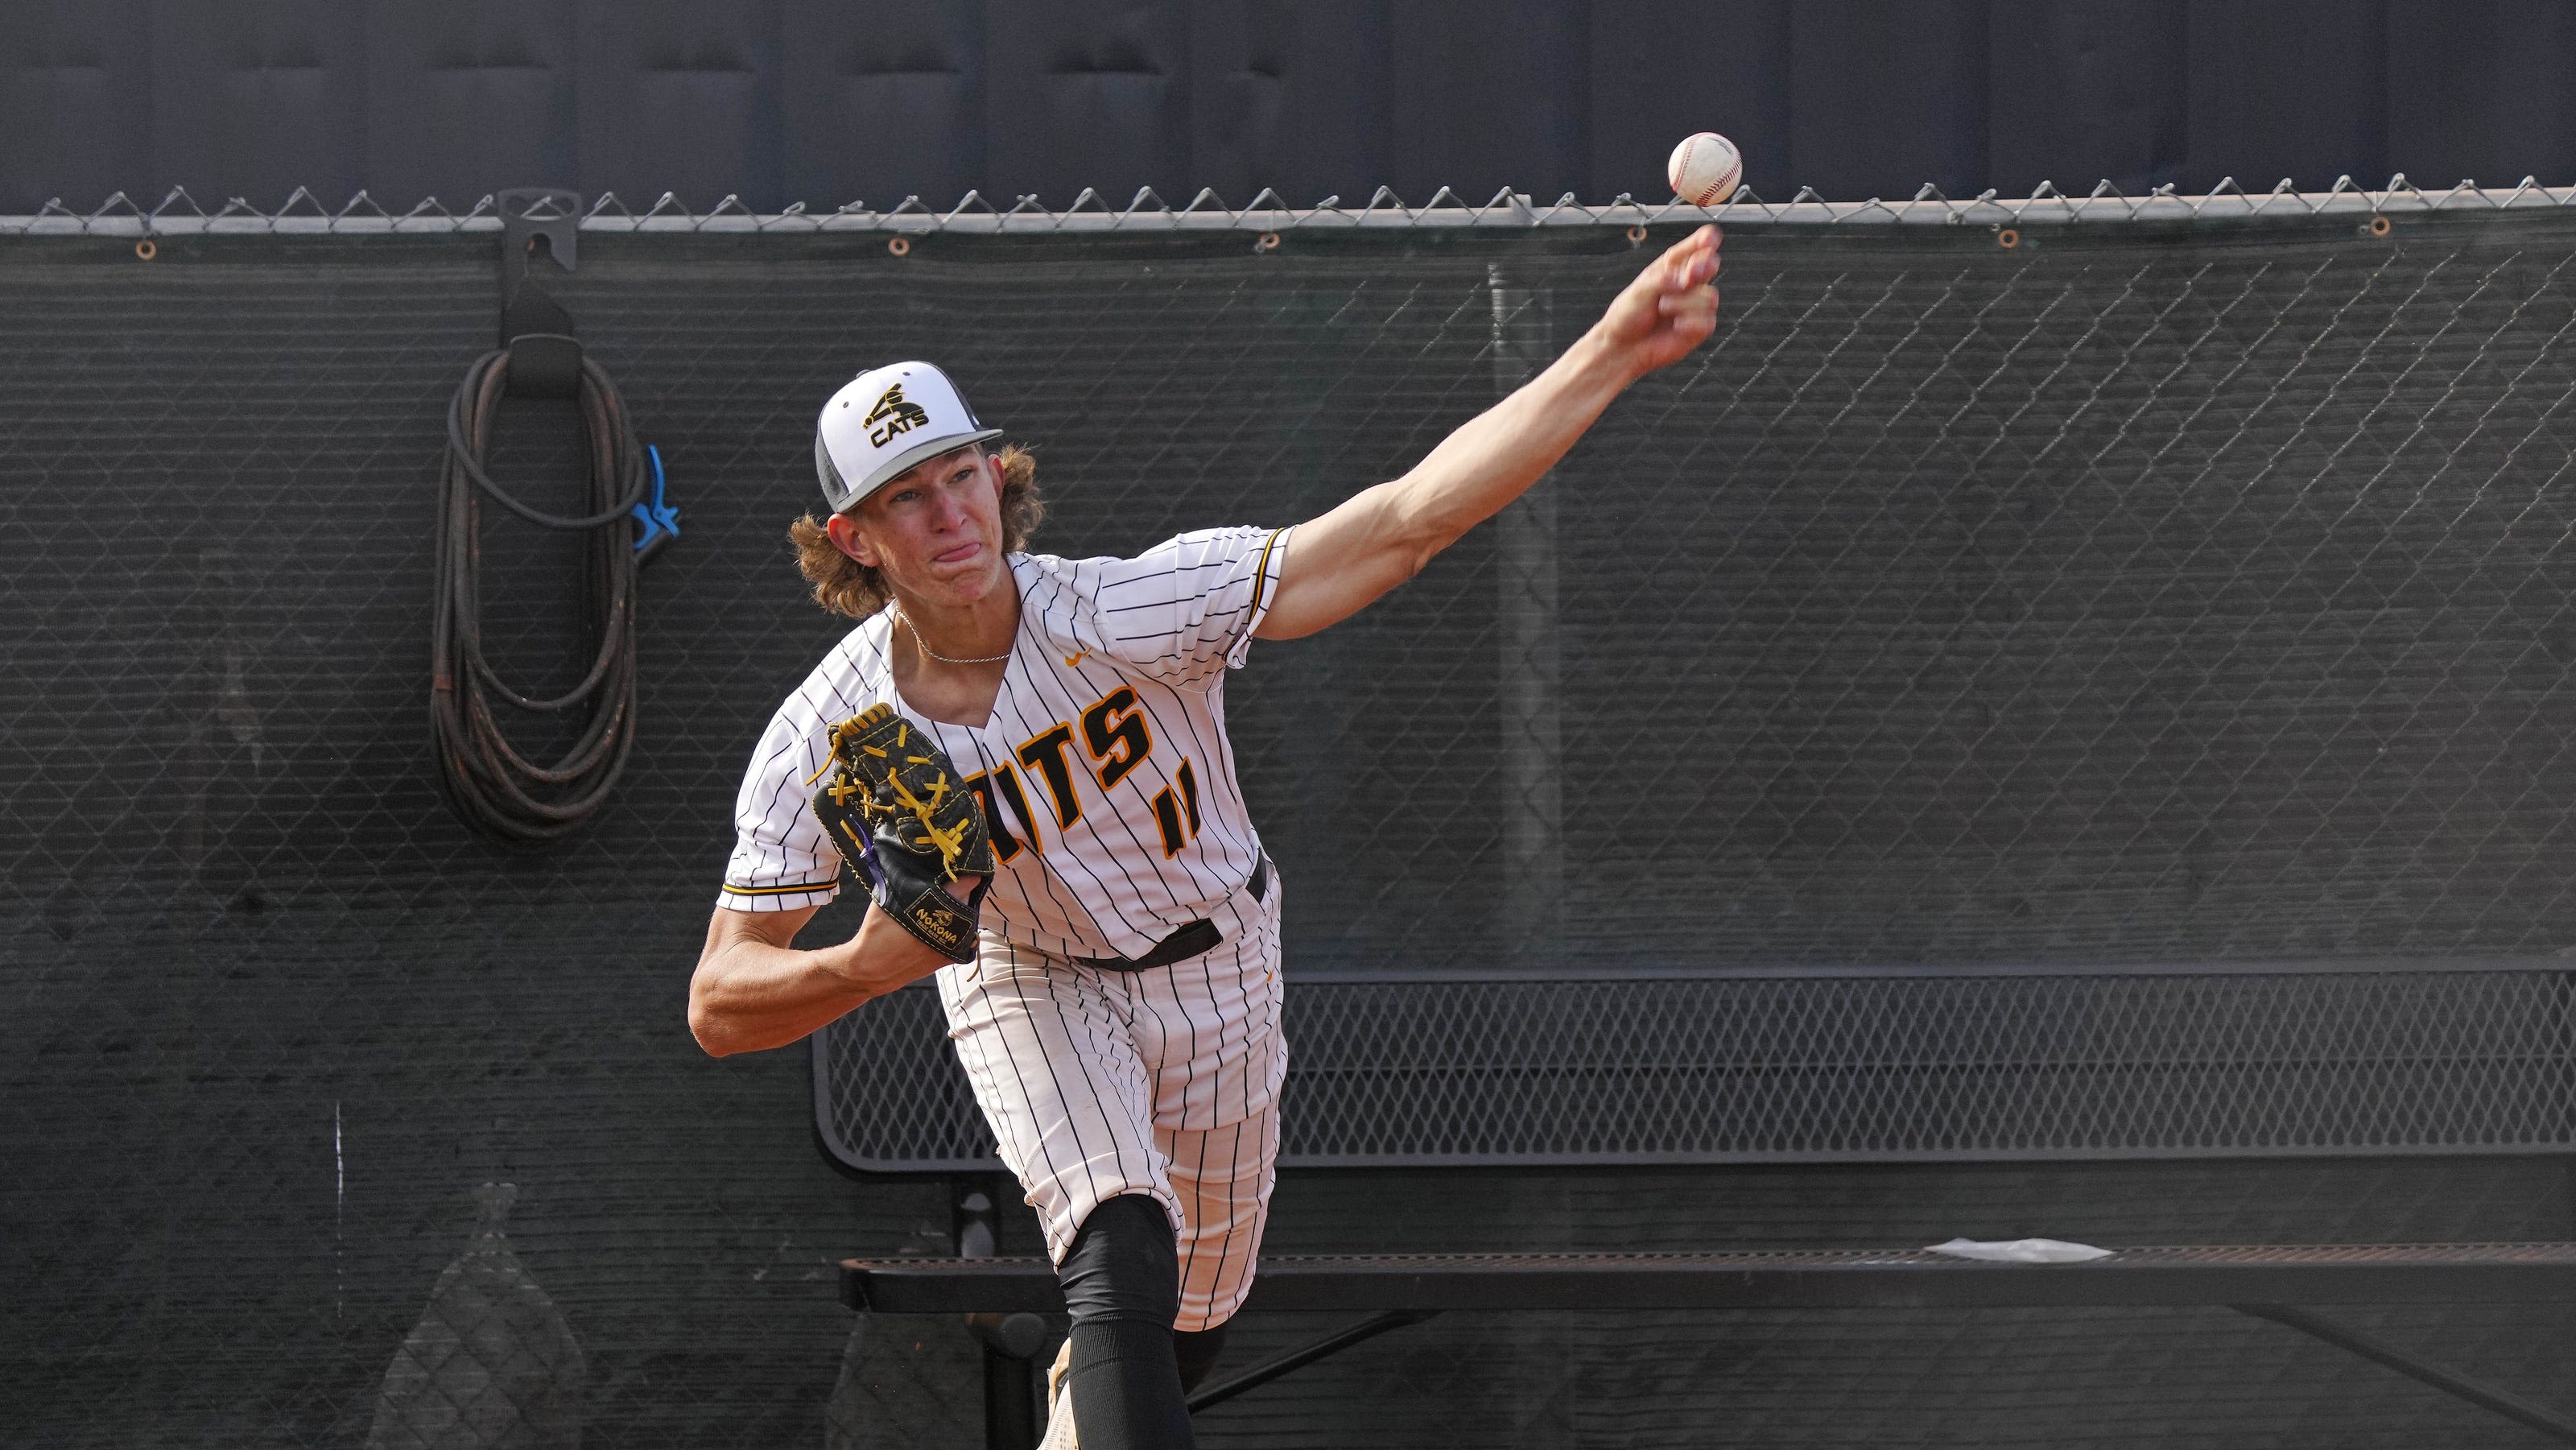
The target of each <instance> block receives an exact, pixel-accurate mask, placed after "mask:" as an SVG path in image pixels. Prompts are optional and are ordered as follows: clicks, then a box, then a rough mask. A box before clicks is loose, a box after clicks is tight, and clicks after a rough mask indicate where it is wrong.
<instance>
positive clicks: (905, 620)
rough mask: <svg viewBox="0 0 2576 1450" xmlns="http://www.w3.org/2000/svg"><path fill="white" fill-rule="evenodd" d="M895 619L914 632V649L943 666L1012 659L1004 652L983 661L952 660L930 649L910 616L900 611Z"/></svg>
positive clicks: (997, 662)
mask: <svg viewBox="0 0 2576 1450" xmlns="http://www.w3.org/2000/svg"><path fill="white" fill-rule="evenodd" d="M894 617H895V622H896V623H897V624H900V625H902V626H903V627H904V628H905V629H907V630H910V631H911V632H912V647H913V648H914V649H917V650H919V651H921V652H922V653H923V654H926V655H928V656H930V657H931V658H932V659H935V660H937V661H939V662H940V663H941V664H943V665H993V664H1000V663H1001V662H1002V661H1004V660H1006V659H1009V658H1010V657H1011V652H1010V651H1009V650H1004V651H1002V652H1001V653H1000V654H997V655H986V656H984V657H983V658H982V659H964V660H955V659H950V658H949V657H948V656H946V655H944V654H941V653H940V652H939V651H937V650H935V649H932V648H931V647H930V641H928V640H926V639H923V638H922V637H921V626H920V625H917V624H915V623H913V622H912V619H911V617H910V616H908V615H906V614H905V613H904V612H903V611H902V610H900V609H898V610H896V611H895V612H894Z"/></svg>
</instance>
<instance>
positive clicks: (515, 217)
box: [493, 186, 581, 398]
mask: <svg viewBox="0 0 2576 1450" xmlns="http://www.w3.org/2000/svg"><path fill="white" fill-rule="evenodd" d="M493 201H494V202H495V204H497V205H498V206H499V208H500V212H501V346H502V348H503V349H505V350H506V351H507V352H508V353H509V354H510V372H509V383H508V387H507V395H508V396H510V397H513V398H569V397H573V396H575V395H576V394H578V393H579V391H580V389H581V340H580V338H579V337H577V336H576V335H575V334H574V332H573V324H572V314H571V313H569V312H566V311H564V309H563V306H562V304H560V303H558V302H556V301H555V300H554V299H553V298H552V297H550V296H548V295H546V290H545V288H544V287H543V286H541V285H540V284H539V277H540V269H539V266H538V261H537V259H538V258H539V257H541V256H542V257H545V258H548V259H550V260H551V261H552V262H553V263H554V265H555V266H556V267H559V268H561V269H562V270H563V271H565V272H570V271H571V270H572V269H573V267H574V265H575V263H576V262H577V261H578V260H579V248H580V241H581V193H579V192H576V191H567V190H565V189H563V188H561V187H553V186H526V187H513V188H511V189H510V190H507V191H503V192H499V193H497V194H495V196H494V197H493Z"/></svg>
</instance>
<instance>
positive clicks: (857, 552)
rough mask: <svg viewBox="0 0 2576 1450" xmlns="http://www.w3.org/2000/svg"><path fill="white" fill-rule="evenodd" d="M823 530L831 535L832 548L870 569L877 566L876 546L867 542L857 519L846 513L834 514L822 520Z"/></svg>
mask: <svg viewBox="0 0 2576 1450" xmlns="http://www.w3.org/2000/svg"><path fill="white" fill-rule="evenodd" d="M823 532H825V533H827V534H830V535H831V536H832V547H833V548H835V549H838V550H840V551H841V552H842V553H844V554H847V555H849V556H850V557H851V558H853V559H855V560H857V561H858V562H860V563H862V564H865V565H867V566H868V567H869V568H871V569H873V568H875V567H877V551H876V548H875V546H874V545H872V544H870V543H869V542H868V538H867V535H866V534H864V533H862V532H860V530H859V522H858V520H856V519H854V518H851V517H850V516H849V515H848V514H834V515H832V516H831V517H830V518H829V519H826V520H824V521H823Z"/></svg>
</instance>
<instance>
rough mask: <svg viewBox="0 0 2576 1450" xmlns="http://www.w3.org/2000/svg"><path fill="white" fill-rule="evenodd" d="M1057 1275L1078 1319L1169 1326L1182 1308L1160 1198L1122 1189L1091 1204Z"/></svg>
mask: <svg viewBox="0 0 2576 1450" xmlns="http://www.w3.org/2000/svg"><path fill="white" fill-rule="evenodd" d="M1056 1280H1057V1282H1058V1283H1061V1284H1062V1285H1063V1286H1064V1307H1065V1308H1066V1309H1067V1310H1068V1311H1070V1312H1071V1313H1072V1315H1073V1322H1074V1323H1075V1324H1077V1325H1080V1324H1093V1323H1103V1322H1108V1321H1113V1320H1116V1321H1125V1322H1128V1323H1137V1324H1152V1325H1156V1326H1159V1327H1161V1328H1164V1329H1169V1328H1171V1327H1172V1321H1173V1320H1174V1319H1176V1318H1178V1317H1179V1315H1180V1312H1181V1271H1180V1258H1179V1251H1178V1249H1177V1248H1176V1246H1175V1245H1174V1243H1173V1240H1172V1221H1171V1219H1170V1217H1169V1216H1167V1215H1166V1214H1165V1213H1164V1211H1163V1205H1162V1203H1161V1202H1160V1201H1159V1200H1156V1199H1154V1198H1151V1197H1148V1196H1146V1195H1145V1194H1141V1193H1124V1194H1120V1195H1119V1196H1118V1197H1116V1198H1113V1199H1110V1200H1109V1201H1108V1202H1106V1203H1103V1204H1101V1205H1100V1206H1099V1207H1098V1208H1095V1209H1093V1210H1092V1211H1091V1214H1090V1216H1089V1217H1087V1218H1085V1219H1084V1220H1083V1221H1082V1228H1081V1231H1080V1232H1078V1233H1076V1234H1075V1235H1074V1236H1073V1247H1072V1248H1071V1249H1069V1250H1067V1251H1066V1253H1065V1256H1064V1262H1063V1263H1062V1264H1060V1265H1058V1266H1057V1267H1056Z"/></svg>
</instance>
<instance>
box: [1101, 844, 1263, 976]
mask: <svg viewBox="0 0 2576 1450" xmlns="http://www.w3.org/2000/svg"><path fill="white" fill-rule="evenodd" d="M1247 889H1248V890H1250V891H1251V892H1252V899H1253V900H1255V901H1259V900H1260V899H1262V898H1263V897H1265V896H1268V895H1269V894H1270V857H1269V855H1268V854H1267V853H1264V854H1263V855H1262V857H1261V859H1260V860H1258V861H1255V862H1253V863H1252V880H1251V881H1250V882H1249V883H1247ZM1224 940H1225V933H1224V932H1221V931H1219V930H1217V926H1216V923H1215V922H1212V921H1210V920H1208V919H1207V918H1206V917H1204V916H1202V917H1200V918H1199V919H1198V920H1196V921H1194V922H1191V923H1190V924H1189V925H1187V926H1185V927H1182V928H1181V929H1180V930H1178V931H1175V932H1173V933H1172V934H1171V935H1170V936H1167V937H1165V938H1163V939H1162V940H1161V941H1158V942H1156V943H1154V946H1153V950H1151V951H1148V952H1147V953H1145V954H1144V955H1143V956H1141V957H1074V958H1071V959H1070V960H1072V961H1073V962H1074V963H1075V964H1077V965H1079V966H1085V967H1098V968H1099V969H1101V970H1102V971H1104V972H1141V971H1144V970H1145V969H1146V968H1148V967H1168V966H1170V965H1171V964H1172V963H1174V962H1185V961H1188V960H1189V959H1190V958H1192V957H1194V956H1197V955H1198V954H1199V953H1201V952H1212V951H1215V950H1216V949H1217V947H1218V945H1219V944H1220V943H1222V942H1223V941H1224Z"/></svg>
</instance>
